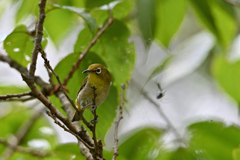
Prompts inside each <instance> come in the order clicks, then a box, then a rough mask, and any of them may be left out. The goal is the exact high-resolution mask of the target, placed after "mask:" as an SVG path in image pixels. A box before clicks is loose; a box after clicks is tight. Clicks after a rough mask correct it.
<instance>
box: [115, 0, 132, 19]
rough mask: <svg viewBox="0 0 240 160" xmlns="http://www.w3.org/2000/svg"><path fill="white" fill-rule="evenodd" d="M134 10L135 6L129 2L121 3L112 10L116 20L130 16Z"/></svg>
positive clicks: (125, 0) (126, 0)
mask: <svg viewBox="0 0 240 160" xmlns="http://www.w3.org/2000/svg"><path fill="white" fill-rule="evenodd" d="M132 9H133V4H132V2H131V1H129V0H123V1H120V2H119V3H118V4H116V6H114V8H113V9H112V12H113V17H114V18H115V19H122V18H124V17H126V16H128V15H129V13H130V12H131V11H132Z"/></svg>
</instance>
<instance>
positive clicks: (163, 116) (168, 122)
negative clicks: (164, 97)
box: [133, 81, 184, 143]
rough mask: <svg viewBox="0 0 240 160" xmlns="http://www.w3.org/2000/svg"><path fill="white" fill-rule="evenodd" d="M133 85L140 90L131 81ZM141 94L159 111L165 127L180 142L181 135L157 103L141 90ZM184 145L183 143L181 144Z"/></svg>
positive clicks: (137, 85) (138, 86)
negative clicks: (165, 124)
mask: <svg viewBox="0 0 240 160" xmlns="http://www.w3.org/2000/svg"><path fill="white" fill-rule="evenodd" d="M133 83H134V84H135V85H136V87H137V88H138V89H139V90H140V88H141V87H140V85H139V84H138V83H137V82H136V81H133ZM141 94H142V95H143V96H144V97H145V98H146V99H147V100H148V101H149V102H150V103H152V104H153V105H154V106H155V107H156V108H157V109H158V111H159V114H160V115H161V116H162V118H163V119H164V120H165V122H166V123H167V126H168V127H169V128H170V129H171V130H172V131H173V133H174V134H175V136H176V137H177V139H178V140H181V139H182V138H181V135H180V134H179V133H178V131H177V130H176V128H175V127H174V126H173V124H172V123H171V121H170V120H169V119H168V117H167V116H166V115H165V114H164V112H163V110H162V109H161V107H160V106H159V104H158V103H156V102H155V101H154V100H152V98H151V97H149V96H148V94H147V93H146V92H145V91H144V90H141ZM183 143H184V142H183Z"/></svg>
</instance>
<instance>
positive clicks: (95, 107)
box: [91, 104, 97, 112]
mask: <svg viewBox="0 0 240 160" xmlns="http://www.w3.org/2000/svg"><path fill="white" fill-rule="evenodd" d="M96 109H97V105H96V104H95V105H93V106H92V108H91V111H92V112H93V111H95V110H96Z"/></svg>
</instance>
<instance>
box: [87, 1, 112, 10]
mask: <svg viewBox="0 0 240 160" xmlns="http://www.w3.org/2000/svg"><path fill="white" fill-rule="evenodd" d="M112 1H114V0H101V1H99V0H85V7H86V8H87V9H93V8H96V7H100V6H103V5H106V4H109V3H110V2H112Z"/></svg>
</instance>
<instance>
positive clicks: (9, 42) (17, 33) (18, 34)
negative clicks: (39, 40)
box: [3, 25, 34, 67]
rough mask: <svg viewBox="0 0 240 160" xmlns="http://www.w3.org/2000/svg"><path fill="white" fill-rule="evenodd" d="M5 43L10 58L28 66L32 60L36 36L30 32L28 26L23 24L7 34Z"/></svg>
mask: <svg viewBox="0 0 240 160" xmlns="http://www.w3.org/2000/svg"><path fill="white" fill-rule="evenodd" d="M3 45H4V49H5V50H6V52H7V53H8V55H9V57H10V58H12V59H13V60H15V61H16V62H18V63H19V64H21V65H22V66H25V67H26V66H27V64H28V63H29V62H30V60H31V53H32V51H33V48H34V37H32V36H30V35H29V34H28V31H27V28H26V26H23V25H21V26H18V27H16V28H15V30H14V31H13V32H12V33H11V34H9V35H8V36H7V38H6V39H5V40H4V44H3Z"/></svg>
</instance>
